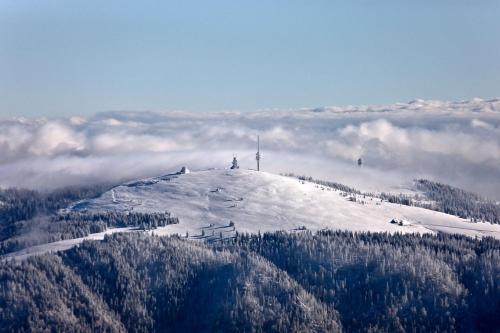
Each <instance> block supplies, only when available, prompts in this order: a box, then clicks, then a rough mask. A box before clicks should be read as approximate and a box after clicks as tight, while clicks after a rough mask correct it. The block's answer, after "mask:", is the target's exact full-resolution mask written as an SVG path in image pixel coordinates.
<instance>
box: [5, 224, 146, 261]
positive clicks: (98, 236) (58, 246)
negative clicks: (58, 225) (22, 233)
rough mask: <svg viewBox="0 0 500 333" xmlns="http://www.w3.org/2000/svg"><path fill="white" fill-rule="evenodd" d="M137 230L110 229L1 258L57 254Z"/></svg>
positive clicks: (9, 258)
mask: <svg viewBox="0 0 500 333" xmlns="http://www.w3.org/2000/svg"><path fill="white" fill-rule="evenodd" d="M136 230H137V229H135V228H113V229H108V230H106V231H104V232H99V233H95V234H90V235H88V236H85V237H80V238H74V239H65V240H61V241H57V242H53V243H47V244H41V245H35V246H32V247H28V248H25V249H22V250H19V251H16V252H11V253H8V254H6V255H4V256H2V257H1V260H12V259H16V260H24V259H26V258H28V257H31V256H34V255H38V254H44V253H47V252H57V251H64V250H68V249H70V248H72V247H74V246H76V245H78V244H80V243H82V242H83V241H84V240H102V239H104V235H111V234H113V233H116V232H131V231H136Z"/></svg>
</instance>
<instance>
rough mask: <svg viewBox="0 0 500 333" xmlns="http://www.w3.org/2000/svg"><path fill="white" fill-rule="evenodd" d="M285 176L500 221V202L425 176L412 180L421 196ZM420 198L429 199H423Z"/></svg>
mask: <svg viewBox="0 0 500 333" xmlns="http://www.w3.org/2000/svg"><path fill="white" fill-rule="evenodd" d="M285 176H289V177H296V178H298V179H299V180H301V181H308V182H312V183H315V184H318V185H321V186H326V187H330V188H333V189H335V190H339V191H343V192H345V193H347V194H353V195H365V196H370V197H375V198H379V199H381V200H385V201H388V202H391V203H396V204H401V205H406V206H416V207H422V208H426V209H431V210H435V211H438V212H443V213H446V214H450V215H455V216H459V217H461V218H464V219H470V220H471V221H472V222H481V221H486V222H490V223H495V224H500V204H499V203H497V202H493V201H492V200H489V199H487V198H484V197H482V196H480V195H478V194H475V193H471V192H467V191H465V190H462V189H459V188H456V187H453V186H450V185H445V184H441V183H438V182H433V181H430V180H426V179H417V180H415V181H414V183H415V189H416V190H418V191H421V192H422V193H423V196H424V197H423V198H422V197H421V196H420V195H417V196H413V195H409V194H402V193H400V194H394V193H384V192H382V193H365V192H362V191H359V190H357V189H354V188H352V187H349V186H347V185H343V184H340V183H336V182H330V181H325V180H318V179H314V178H312V177H307V176H297V175H294V174H293V173H288V174H285ZM422 199H425V201H430V202H422Z"/></svg>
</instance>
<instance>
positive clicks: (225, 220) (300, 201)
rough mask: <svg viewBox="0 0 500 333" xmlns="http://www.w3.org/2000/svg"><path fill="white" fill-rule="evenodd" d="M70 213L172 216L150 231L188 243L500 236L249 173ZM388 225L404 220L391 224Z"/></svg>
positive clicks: (499, 231) (499, 229) (180, 184)
mask: <svg viewBox="0 0 500 333" xmlns="http://www.w3.org/2000/svg"><path fill="white" fill-rule="evenodd" d="M70 209H74V210H89V211H106V210H109V211H115V210H117V211H135V212H153V211H159V212H161V211H169V212H171V213H173V214H174V215H175V216H177V217H179V219H180V223H179V224H176V225H169V226H166V227H163V228H159V229H157V230H155V231H154V233H155V234H174V233H177V234H179V235H182V236H185V235H186V233H188V235H189V238H191V239H217V238H221V237H222V238H227V237H230V236H232V235H233V234H234V232H235V231H239V232H251V233H257V232H259V231H260V232H266V231H275V230H286V231H298V230H300V229H301V228H302V227H305V228H306V229H308V230H319V229H324V228H330V229H341V230H352V231H374V232H377V231H388V232H403V233H407V232H410V233H411V232H418V233H424V232H436V231H442V232H448V233H461V234H466V235H470V236H486V235H487V236H493V237H497V238H500V225H492V224H488V223H470V222H467V221H466V220H463V219H461V218H458V217H455V216H451V215H447V214H443V213H439V212H435V211H431V210H426V209H423V208H417V207H409V206H401V205H398V204H391V203H388V202H381V200H380V199H376V198H371V197H363V196H358V197H357V198H353V197H351V196H349V195H347V194H346V193H343V192H341V191H336V190H333V189H329V188H326V187H322V186H320V185H316V184H313V183H309V182H304V181H299V180H297V179H294V178H289V177H284V176H279V175H274V174H270V173H266V172H257V171H252V170H207V171H198V172H192V173H188V174H175V175H166V176H160V177H155V178H149V179H144V180H139V181H134V182H129V183H127V184H124V185H121V186H118V187H115V188H113V189H112V190H110V191H108V192H106V193H104V194H103V195H102V196H100V197H99V198H96V199H91V200H86V201H82V202H79V203H77V204H75V205H74V206H72V207H71V208H70ZM392 219H397V220H404V221H405V222H404V223H402V224H403V225H398V224H393V223H390V221H391V220H392ZM231 222H232V223H231ZM233 224H234V226H233Z"/></svg>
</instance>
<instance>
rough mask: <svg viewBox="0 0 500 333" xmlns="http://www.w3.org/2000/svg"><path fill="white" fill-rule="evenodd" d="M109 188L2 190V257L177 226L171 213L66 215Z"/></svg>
mask: <svg viewBox="0 0 500 333" xmlns="http://www.w3.org/2000/svg"><path fill="white" fill-rule="evenodd" d="M109 187H110V185H107V184H105V185H93V186H83V187H67V188H63V189H57V190H54V191H47V192H41V191H34V190H26V189H6V190H1V189H0V255H2V254H5V253H9V252H13V251H17V250H20V249H23V248H26V247H29V246H33V245H37V244H44V243H49V242H55V241H59V240H63V239H72V238H79V237H84V236H88V235H89V234H92V233H97V232H102V231H105V230H106V229H107V228H109V227H137V228H139V229H154V228H156V227H160V226H165V225H168V224H173V223H178V222H179V220H178V218H176V217H173V216H171V215H170V213H169V212H163V213H138V212H129V213H119V212H85V211H81V212H72V211H69V212H65V211H61V209H62V208H66V207H67V206H68V205H70V204H72V203H74V202H75V201H77V200H81V199H84V198H92V197H95V196H98V195H99V194H101V193H102V192H103V191H106V190H107V189H108V188H109Z"/></svg>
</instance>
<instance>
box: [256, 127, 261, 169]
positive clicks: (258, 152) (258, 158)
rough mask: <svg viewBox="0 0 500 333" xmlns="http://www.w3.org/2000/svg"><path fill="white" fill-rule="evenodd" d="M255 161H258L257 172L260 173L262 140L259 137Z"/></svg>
mask: <svg viewBox="0 0 500 333" xmlns="http://www.w3.org/2000/svg"><path fill="white" fill-rule="evenodd" d="M255 159H256V160H257V171H260V138H259V136H258V135H257V154H255Z"/></svg>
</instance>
